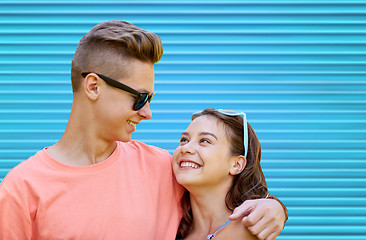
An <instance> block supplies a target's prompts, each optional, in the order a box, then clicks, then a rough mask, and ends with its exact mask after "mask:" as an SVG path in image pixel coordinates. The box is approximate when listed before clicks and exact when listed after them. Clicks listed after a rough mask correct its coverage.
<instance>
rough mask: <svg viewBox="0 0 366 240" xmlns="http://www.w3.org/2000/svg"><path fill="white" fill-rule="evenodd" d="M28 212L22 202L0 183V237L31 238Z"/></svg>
mask: <svg viewBox="0 0 366 240" xmlns="http://www.w3.org/2000/svg"><path fill="white" fill-rule="evenodd" d="M31 235H32V226H31V220H30V217H29V214H27V213H26V211H25V210H24V207H23V206H22V204H20V203H19V201H18V200H17V199H16V198H15V197H14V196H13V195H12V194H10V193H9V192H8V191H7V190H6V189H5V188H4V186H1V185H0V239H17V240H18V239H19V240H23V239H24V240H25V239H31Z"/></svg>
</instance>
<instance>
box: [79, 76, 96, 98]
mask: <svg viewBox="0 0 366 240" xmlns="http://www.w3.org/2000/svg"><path fill="white" fill-rule="evenodd" d="M83 86H84V91H85V93H86V95H87V96H88V98H89V99H91V100H96V99H97V98H98V97H99V92H98V87H99V79H98V77H97V76H95V75H94V74H89V75H88V76H86V77H85V79H84V82H83Z"/></svg>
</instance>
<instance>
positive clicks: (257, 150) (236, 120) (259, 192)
mask: <svg viewBox="0 0 366 240" xmlns="http://www.w3.org/2000/svg"><path fill="white" fill-rule="evenodd" d="M203 115H209V116H213V117H215V118H217V119H218V120H219V122H220V123H222V124H223V125H224V129H225V131H226V134H227V136H228V139H229V141H230V143H231V152H232V154H233V155H234V156H239V155H243V156H244V143H243V118H242V117H241V116H239V115H238V116H228V115H225V114H223V113H220V112H218V111H216V110H215V109H212V108H207V109H205V110H203V111H202V112H200V113H197V114H194V115H193V116H192V120H194V119H196V118H197V117H200V116H203ZM248 137H249V139H248V153H247V164H246V166H245V168H244V170H243V171H242V172H241V173H240V174H238V175H235V176H234V180H233V183H232V185H231V187H230V189H229V191H228V193H227V194H226V199H225V203H226V206H227V208H228V209H229V210H231V211H233V210H234V208H236V207H237V206H239V205H241V204H242V203H243V202H244V201H245V200H247V199H256V198H263V197H266V196H267V194H268V189H267V183H266V180H265V178H264V175H263V172H262V168H261V166H260V160H261V146H260V143H259V140H258V138H257V135H256V134H255V131H254V129H253V128H252V127H251V126H250V124H249V123H248ZM181 205H182V208H183V218H182V220H181V223H180V226H179V229H178V237H179V238H184V237H186V236H187V235H188V233H189V231H190V230H191V227H192V223H193V215H192V210H191V204H190V197H189V192H188V191H187V190H185V193H184V194H183V197H182V199H181Z"/></svg>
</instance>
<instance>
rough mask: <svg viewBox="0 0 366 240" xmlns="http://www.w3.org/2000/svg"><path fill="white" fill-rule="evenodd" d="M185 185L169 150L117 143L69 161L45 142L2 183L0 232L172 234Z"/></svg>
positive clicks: (39, 235)
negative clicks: (92, 157)
mask: <svg viewBox="0 0 366 240" xmlns="http://www.w3.org/2000/svg"><path fill="white" fill-rule="evenodd" d="M182 193H183V189H182V188H181V187H180V186H179V185H178V183H177V182H176V181H175V178H174V175H173V172H172V167H171V156H170V154H169V153H168V152H167V151H165V150H163V149H160V148H157V147H154V146H150V145H146V144H144V143H141V142H138V141H130V142H127V143H122V142H118V143H117V148H116V149H115V151H114V152H113V153H112V154H111V156H109V157H108V158H107V159H106V160H104V161H102V162H100V163H97V164H95V165H90V166H69V165H65V164H62V163H60V162H58V161H56V160H55V159H53V158H52V157H51V156H50V155H49V154H48V153H47V151H46V149H43V150H42V151H40V152H38V153H37V154H36V155H34V156H33V157H31V158H29V159H28V160H26V161H24V162H22V163H21V164H19V165H18V166H17V167H15V168H13V169H12V170H11V171H10V172H9V173H8V175H7V176H6V177H5V179H4V180H3V182H2V183H1V185H0V239H17V240H22V239H37V240H46V239H47V240H49V239H52V240H57V239H60V240H61V239H62V240H71V239H77V240H84V239H85V240H93V239H96V240H103V239H108V240H117V239H128V240H142V239H156V240H165V239H166V240H172V239H175V234H176V231H177V228H178V225H179V222H180V218H181V215H182V213H181V209H180V205H179V200H180V197H181V195H182Z"/></svg>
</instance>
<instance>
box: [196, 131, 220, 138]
mask: <svg viewBox="0 0 366 240" xmlns="http://www.w3.org/2000/svg"><path fill="white" fill-rule="evenodd" d="M199 135H210V136H212V137H214V138H215V139H216V140H218V139H217V137H216V135H215V134H213V133H210V132H201V133H200V134H199Z"/></svg>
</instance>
